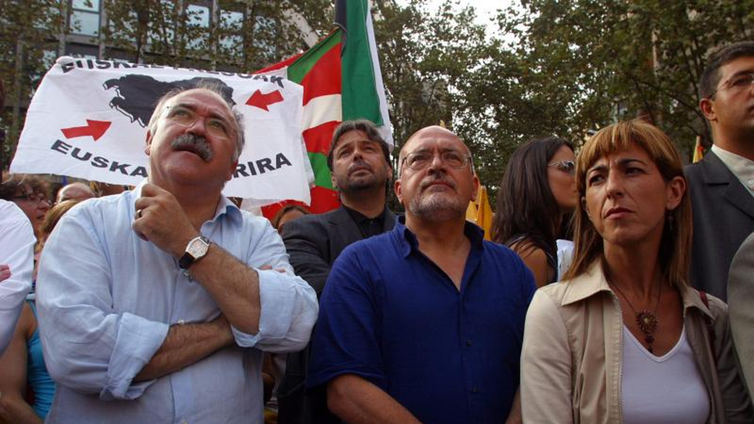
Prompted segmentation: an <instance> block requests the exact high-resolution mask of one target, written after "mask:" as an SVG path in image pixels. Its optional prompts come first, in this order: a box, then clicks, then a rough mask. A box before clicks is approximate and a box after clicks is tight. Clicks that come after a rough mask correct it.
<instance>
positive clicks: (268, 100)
mask: <svg viewBox="0 0 754 424" xmlns="http://www.w3.org/2000/svg"><path fill="white" fill-rule="evenodd" d="M282 101H283V95H282V94H280V90H275V91H273V92H271V93H267V94H262V92H261V91H259V90H257V91H255V92H254V94H252V95H251V97H249V100H247V101H246V104H247V105H249V106H255V107H258V108H260V109H264V110H266V111H268V112H269V111H270V110H269V109H267V106H269V105H271V104H273V103H279V102H282Z"/></svg>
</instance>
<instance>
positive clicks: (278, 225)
mask: <svg viewBox="0 0 754 424" xmlns="http://www.w3.org/2000/svg"><path fill="white" fill-rule="evenodd" d="M309 213H310V212H309V210H308V209H306V208H305V207H304V206H301V205H297V204H295V203H291V204H289V205H285V206H283V207H282V208H280V210H279V211H278V212H277V213H276V214H275V217H274V218H272V226H273V227H274V228H275V229H276V230H278V234H281V235H282V234H283V228H285V223H286V222H288V221H293V220H294V219H296V218H301V217H302V216H304V215H309Z"/></svg>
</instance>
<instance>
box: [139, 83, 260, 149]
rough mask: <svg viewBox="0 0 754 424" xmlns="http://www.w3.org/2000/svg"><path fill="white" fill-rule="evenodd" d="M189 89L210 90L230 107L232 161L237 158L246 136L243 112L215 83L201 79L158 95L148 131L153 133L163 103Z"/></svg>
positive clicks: (163, 105) (163, 106) (162, 108)
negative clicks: (233, 137) (233, 135)
mask: <svg viewBox="0 0 754 424" xmlns="http://www.w3.org/2000/svg"><path fill="white" fill-rule="evenodd" d="M189 90H207V91H211V92H212V93H215V94H217V95H218V96H220V98H221V99H223V101H224V102H225V105H226V106H228V109H230V112H231V115H232V116H233V120H234V121H235V123H236V149H235V151H234V152H233V161H236V160H238V158H239V157H240V156H241V152H243V148H244V145H245V144H246V138H245V136H244V125H243V114H241V112H239V111H238V110H236V109H235V107H234V106H235V104H234V103H232V102H233V101H232V100H231V99H227V98H226V97H225V94H224V93H223V91H222V89H221V88H220V86H219V85H218V84H217V83H212V82H206V81H203V82H200V83H197V84H196V85H194V86H191V87H179V88H174V89H172V90H170V91H168V92H167V93H165V95H163V96H162V97H160V100H158V101H157V106H155V108H154V112H153V113H152V117H151V118H150V119H149V126H148V127H149V131H150V132H152V134H153V135H154V128H155V126H156V125H157V121H158V120H159V119H160V116H162V111H163V110H164V109H165V104H166V103H167V102H168V100H170V99H172V98H173V97H175V96H177V95H179V94H181V93H183V92H185V91H189Z"/></svg>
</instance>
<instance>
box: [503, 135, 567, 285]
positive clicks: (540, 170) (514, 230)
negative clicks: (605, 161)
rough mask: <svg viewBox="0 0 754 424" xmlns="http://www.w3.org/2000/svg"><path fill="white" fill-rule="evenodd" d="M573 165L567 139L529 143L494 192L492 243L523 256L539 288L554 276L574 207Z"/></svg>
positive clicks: (511, 162) (518, 151)
mask: <svg viewBox="0 0 754 424" xmlns="http://www.w3.org/2000/svg"><path fill="white" fill-rule="evenodd" d="M574 161H575V157H574V154H573V145H572V144H571V143H570V142H569V141H567V140H564V139H562V138H558V137H547V138H537V139H533V140H530V141H528V142H527V143H526V144H524V145H522V146H521V147H519V148H518V149H516V151H515V152H514V153H513V155H512V156H511V157H510V159H509V160H508V165H507V166H506V168H505V174H504V175H503V180H502V182H501V183H500V188H499V189H498V191H497V213H496V214H495V218H494V222H493V224H492V240H493V241H495V242H498V243H502V244H505V245H506V246H508V247H510V248H511V249H513V250H514V251H515V252H516V253H518V254H519V256H521V259H523V260H524V263H526V266H528V267H529V269H530V270H531V271H532V273H534V280H535V282H536V283H537V287H542V286H544V285H545V284H548V283H552V282H554V281H555V280H556V279H557V277H558V273H557V269H558V255H557V247H556V240H557V238H558V233H559V232H560V230H561V228H562V227H563V224H564V222H565V221H567V217H569V216H570V213H571V212H573V210H574V208H575V207H576V202H577V194H576V182H575V179H574V176H573V173H574V169H575V164H574Z"/></svg>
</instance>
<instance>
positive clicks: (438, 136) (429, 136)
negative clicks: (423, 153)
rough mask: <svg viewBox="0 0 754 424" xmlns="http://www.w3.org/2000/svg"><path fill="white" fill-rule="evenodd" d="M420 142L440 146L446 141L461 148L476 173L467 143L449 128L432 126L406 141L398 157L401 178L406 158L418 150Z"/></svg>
mask: <svg viewBox="0 0 754 424" xmlns="http://www.w3.org/2000/svg"><path fill="white" fill-rule="evenodd" d="M420 141H421V142H422V143H421V144H422V145H425V144H426V142H430V143H432V142H434V144H438V143H440V141H444V142H449V143H451V144H455V145H457V146H459V148H461V149H462V150H464V151H465V152H466V154H468V155H469V160H470V161H471V171H472V172H474V161H473V160H471V151H470V150H469V148H468V146H466V143H464V142H463V140H461V138H460V137H458V136H457V135H456V134H455V133H454V132H453V131H450V130H449V129H447V128H443V127H441V126H439V125H432V126H429V127H424V128H422V129H420V130H419V131H417V132H415V133H414V134H412V135H411V137H409V138H408V140H406V143H405V144H403V147H402V148H401V152H400V156H399V157H398V175H399V176H400V174H401V170H402V169H403V160H404V158H405V157H406V155H408V154H409V153H411V152H413V151H414V150H415V149H416V147H415V146H416V145H417V143H418V142H420Z"/></svg>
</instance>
